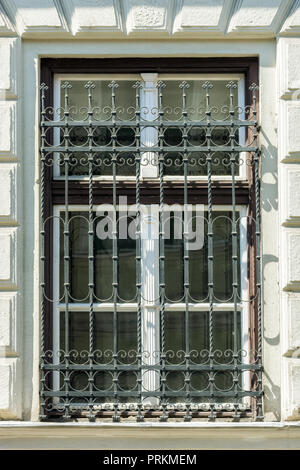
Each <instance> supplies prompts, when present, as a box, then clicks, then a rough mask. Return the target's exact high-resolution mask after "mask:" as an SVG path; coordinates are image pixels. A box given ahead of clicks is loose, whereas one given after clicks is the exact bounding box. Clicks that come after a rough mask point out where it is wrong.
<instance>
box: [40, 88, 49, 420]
mask: <svg viewBox="0 0 300 470" xmlns="http://www.w3.org/2000/svg"><path fill="white" fill-rule="evenodd" d="M40 90H41V208H40V210H41V229H40V234H41V284H40V285H41V390H40V394H41V413H40V418H41V419H42V420H43V419H46V412H45V405H46V403H45V396H44V393H45V380H46V379H45V369H44V368H45V225H44V224H45V207H44V206H45V160H46V149H45V145H46V135H45V125H44V124H45V115H46V108H45V91H46V90H48V87H47V86H46V85H45V83H42V84H41V86H40Z"/></svg>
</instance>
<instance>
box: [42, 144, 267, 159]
mask: <svg viewBox="0 0 300 470" xmlns="http://www.w3.org/2000/svg"><path fill="white" fill-rule="evenodd" d="M41 150H43V151H44V152H47V153H49V152H60V153H64V154H72V153H79V152H85V153H96V152H107V153H114V154H120V153H142V154H143V153H148V152H152V153H154V152H155V153H158V152H163V153H165V154H169V153H171V152H174V153H176V152H178V153H180V152H183V151H184V147H183V146H179V147H171V146H162V147H156V146H153V147H143V146H137V147H135V146H132V147H130V146H129V147H125V146H124V147H121V146H119V147H107V146H103V145H102V146H96V145H95V146H91V147H89V146H88V145H86V146H81V147H79V146H68V147H64V146H55V145H54V146H53V145H49V147H47V146H45V147H44V148H42V149H41ZM257 150H258V147H257V146H249V147H248V146H244V145H241V146H232V147H231V146H221V145H220V146H217V145H215V146H214V145H211V146H210V147H207V146H206V147H204V146H199V145H197V146H196V145H191V146H188V147H187V152H188V153H191V152H208V151H211V152H236V153H240V152H255V151H257ZM103 157H106V158H107V157H108V156H106V155H103Z"/></svg>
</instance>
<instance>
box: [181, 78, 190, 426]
mask: <svg viewBox="0 0 300 470" xmlns="http://www.w3.org/2000/svg"><path fill="white" fill-rule="evenodd" d="M179 87H180V88H182V118H183V135H182V139H183V174H184V195H183V208H184V210H183V270H184V300H185V364H186V371H185V392H186V396H185V404H186V414H185V417H184V421H191V397H190V381H191V378H190V369H189V366H190V321H189V291H190V279H189V264H190V259H189V250H188V234H189V231H188V225H187V224H188V214H187V211H188V133H187V131H188V128H187V108H186V90H187V88H189V84H188V83H187V82H185V81H183V82H182V83H181V84H180V85H179Z"/></svg>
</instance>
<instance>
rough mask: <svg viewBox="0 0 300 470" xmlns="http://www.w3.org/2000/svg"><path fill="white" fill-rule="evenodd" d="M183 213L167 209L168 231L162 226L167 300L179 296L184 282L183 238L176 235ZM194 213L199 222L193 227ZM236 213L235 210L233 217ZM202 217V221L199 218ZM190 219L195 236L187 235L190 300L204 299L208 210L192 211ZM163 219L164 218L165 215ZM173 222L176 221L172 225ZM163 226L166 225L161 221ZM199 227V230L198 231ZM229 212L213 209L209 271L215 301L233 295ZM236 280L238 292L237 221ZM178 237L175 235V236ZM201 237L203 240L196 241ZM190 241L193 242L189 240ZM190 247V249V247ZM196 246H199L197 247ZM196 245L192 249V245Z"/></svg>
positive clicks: (205, 293) (180, 297)
mask: <svg viewBox="0 0 300 470" xmlns="http://www.w3.org/2000/svg"><path fill="white" fill-rule="evenodd" d="M182 216H183V214H181V215H180V213H177V214H175V215H174V213H171V215H170V231H169V232H168V230H166V229H165V232H166V237H169V238H166V240H165V281H166V299H167V300H168V301H173V302H174V301H179V300H180V299H183V294H184V288H183V287H184V285H183V274H184V263H183V240H182V236H181V235H180V227H181V226H182V225H181V224H182V222H181V221H180V217H182ZM196 217H199V220H200V219H202V223H201V224H199V225H198V226H197V227H196V225H195V224H196ZM238 217H239V213H237V218H238ZM203 218H204V222H203ZM191 219H192V221H193V223H192V229H193V232H194V233H195V234H196V238H195V239H194V240H192V239H191V238H190V239H189V247H190V249H189V280H190V289H189V293H190V301H192V302H193V301H194V302H197V301H198V302H199V301H205V300H206V301H208V236H207V231H208V222H207V220H208V212H204V213H203V215H198V214H196V212H195V211H193V213H192V216H191ZM166 220H167V218H166ZM176 224H177V225H176ZM165 227H168V226H167V225H166V224H165ZM200 231H201V233H200ZM231 232H232V212H231V211H214V212H213V255H214V261H213V263H214V264H213V272H214V277H213V281H214V297H215V299H214V300H215V301H216V302H223V301H225V300H227V301H229V300H232V295H233V288H232V282H233V264H232V235H231ZM237 234H238V235H237V241H236V243H237V254H238V259H237V282H238V293H239V292H240V246H239V223H237ZM176 237H178V239H176ZM201 240H203V243H200V242H201ZM192 242H193V243H192ZM191 247H193V249H191ZM198 247H199V248H198ZM195 248H196V249H195Z"/></svg>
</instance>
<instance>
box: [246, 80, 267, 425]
mask: <svg viewBox="0 0 300 470" xmlns="http://www.w3.org/2000/svg"><path fill="white" fill-rule="evenodd" d="M258 88H259V87H258V85H256V84H255V83H252V84H251V86H250V87H249V89H250V91H252V100H253V120H254V125H253V140H254V143H255V146H256V150H255V153H254V179H255V181H254V184H255V220H256V222H255V223H256V230H255V240H256V256H255V261H256V296H257V363H258V365H259V366H260V369H259V370H258V371H257V376H258V377H257V385H258V387H257V388H258V394H259V395H258V399H257V409H256V419H257V420H262V419H263V418H264V416H263V403H262V395H263V389H262V312H261V273H260V270H261V254H260V243H261V233H260V230H261V229H260V224H261V222H260V179H259V149H258V121H257V104H256V92H257V90H258Z"/></svg>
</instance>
